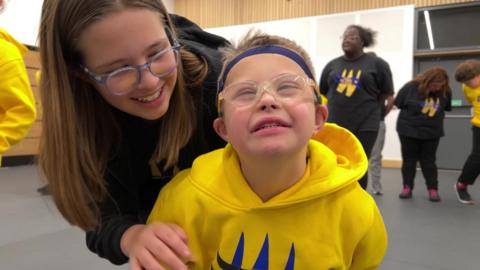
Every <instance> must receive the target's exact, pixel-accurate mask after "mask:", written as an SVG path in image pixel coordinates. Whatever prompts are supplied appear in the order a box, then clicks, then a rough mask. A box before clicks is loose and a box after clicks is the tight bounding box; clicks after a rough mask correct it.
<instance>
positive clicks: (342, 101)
mask: <svg viewBox="0 0 480 270" xmlns="http://www.w3.org/2000/svg"><path fill="white" fill-rule="evenodd" d="M375 35H376V32H374V31H372V30H371V29H368V28H364V27H362V26H359V25H350V26H348V27H347V28H346V30H345V32H344V34H343V36H342V49H343V52H344V55H342V56H340V57H337V58H335V59H333V60H332V61H330V62H329V63H328V64H327V65H326V66H325V68H324V69H323V71H322V75H321V77H320V91H321V93H322V94H323V95H326V96H327V98H328V110H329V112H330V115H329V118H328V119H327V121H328V122H331V123H336V124H338V125H340V126H342V127H344V128H347V129H348V130H350V131H351V132H352V133H353V134H355V136H357V138H358V139H359V140H360V142H361V143H362V146H363V148H364V150H365V153H366V154H367V157H370V152H371V150H372V147H373V145H374V143H375V140H376V138H377V133H378V129H379V123H380V120H381V113H380V111H381V104H384V101H385V100H387V101H388V102H389V104H387V105H386V106H388V107H391V106H392V105H391V103H392V102H393V99H391V98H388V97H389V96H393V80H392V72H391V71H390V67H389V65H388V63H387V62H386V61H385V60H383V59H382V58H380V57H378V56H376V55H375V54H373V53H365V52H364V48H367V47H370V46H372V45H373V44H374V43H375ZM359 182H360V185H361V186H362V187H363V188H365V189H366V187H367V184H368V174H365V175H364V176H363V177H362V179H360V180H359Z"/></svg>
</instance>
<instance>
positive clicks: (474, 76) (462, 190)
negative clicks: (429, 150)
mask: <svg viewBox="0 0 480 270" xmlns="http://www.w3.org/2000/svg"><path fill="white" fill-rule="evenodd" d="M455 79H456V80H457V81H458V82H460V83H462V90H463V94H464V95H465V98H466V99H467V100H468V102H470V103H471V104H472V106H473V117H472V133H473V143H472V152H471V153H470V155H469V156H468V158H467V160H466V161H465V164H464V165H463V169H462V173H461V174H460V176H459V177H458V181H457V183H456V184H455V187H454V188H455V193H456V194H457V198H458V200H459V201H460V202H461V203H464V204H474V203H475V201H474V200H473V199H472V197H471V196H470V193H468V190H467V187H468V185H473V184H474V183H475V179H476V178H477V177H478V175H479V174H480V61H479V60H475V59H470V60H467V61H465V62H463V63H461V64H460V65H458V67H457V69H456V71H455Z"/></svg>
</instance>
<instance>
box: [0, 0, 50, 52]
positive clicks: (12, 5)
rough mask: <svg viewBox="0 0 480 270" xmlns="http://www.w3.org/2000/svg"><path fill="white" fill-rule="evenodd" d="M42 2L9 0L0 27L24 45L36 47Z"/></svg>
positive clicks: (38, 0)
mask: <svg viewBox="0 0 480 270" xmlns="http://www.w3.org/2000/svg"><path fill="white" fill-rule="evenodd" d="M42 4H43V0H9V1H8V2H7V5H6V8H5V10H4V11H3V13H0V27H2V28H4V29H6V30H7V31H8V32H9V33H10V34H11V35H13V36H14V37H15V38H16V39H17V40H19V41H20V42H22V43H24V44H28V45H36V44H37V35H38V26H39V23H40V14H41V10H42Z"/></svg>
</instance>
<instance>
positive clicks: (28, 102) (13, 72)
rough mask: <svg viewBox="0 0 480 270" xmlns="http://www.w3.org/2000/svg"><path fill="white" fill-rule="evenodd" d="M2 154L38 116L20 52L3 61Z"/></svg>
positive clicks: (0, 71) (0, 102)
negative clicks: (12, 57)
mask: <svg viewBox="0 0 480 270" xmlns="http://www.w3.org/2000/svg"><path fill="white" fill-rule="evenodd" d="M0 111H1V113H0V119H1V120H0V154H1V153H4V152H5V151H7V150H8V149H9V148H10V147H11V146H12V145H14V144H16V143H18V142H19V141H20V140H21V139H23V138H24V137H25V136H26V135H27V133H28V131H29V129H30V127H31V126H32V124H33V123H34V122H35V119H36V111H35V101H34V98H33V93H32V89H31V87H30V82H29V80H28V75H27V71H26V69H25V64H24V63H23V60H22V58H21V55H20V53H18V55H17V56H16V57H15V58H14V59H11V60H9V61H7V62H5V63H0Z"/></svg>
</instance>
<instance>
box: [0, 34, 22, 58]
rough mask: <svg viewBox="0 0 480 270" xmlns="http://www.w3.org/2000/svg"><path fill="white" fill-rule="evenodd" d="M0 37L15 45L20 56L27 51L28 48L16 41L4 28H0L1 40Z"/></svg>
mask: <svg viewBox="0 0 480 270" xmlns="http://www.w3.org/2000/svg"><path fill="white" fill-rule="evenodd" d="M2 39H3V40H5V41H7V42H9V43H10V44H12V45H13V46H15V47H16V48H17V49H18V50H19V51H20V54H21V55H22V56H24V55H25V54H26V53H27V51H28V48H27V47H26V46H25V45H23V44H22V43H20V42H18V41H17V40H16V39H15V38H13V37H12V36H11V35H10V34H9V33H7V31H5V29H2V28H0V40H2Z"/></svg>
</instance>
